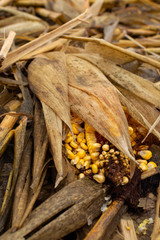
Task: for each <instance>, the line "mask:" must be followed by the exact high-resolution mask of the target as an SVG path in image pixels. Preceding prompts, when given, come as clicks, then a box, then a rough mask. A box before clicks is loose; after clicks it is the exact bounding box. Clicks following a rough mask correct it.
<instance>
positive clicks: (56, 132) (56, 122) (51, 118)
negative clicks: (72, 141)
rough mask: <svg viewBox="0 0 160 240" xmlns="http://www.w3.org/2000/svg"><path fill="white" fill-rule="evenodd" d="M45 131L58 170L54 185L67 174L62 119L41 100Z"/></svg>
mask: <svg viewBox="0 0 160 240" xmlns="http://www.w3.org/2000/svg"><path fill="white" fill-rule="evenodd" d="M42 106H43V112H44V118H45V121H46V127H47V132H48V135H49V140H50V144H51V150H52V155H53V158H54V163H55V166H56V169H57V172H58V176H57V180H56V183H55V187H56V186H57V185H58V184H59V182H60V181H61V180H62V179H63V178H64V177H65V176H66V174H67V172H66V171H67V166H66V162H65V161H64V159H63V158H62V120H61V119H60V118H59V117H58V115H56V114H55V113H54V111H53V110H52V109H51V108H50V107H49V106H48V105H47V104H45V103H44V102H42Z"/></svg>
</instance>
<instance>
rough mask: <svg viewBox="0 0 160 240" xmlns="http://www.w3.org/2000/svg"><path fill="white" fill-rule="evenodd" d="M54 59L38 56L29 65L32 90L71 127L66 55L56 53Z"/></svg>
mask: <svg viewBox="0 0 160 240" xmlns="http://www.w3.org/2000/svg"><path fill="white" fill-rule="evenodd" d="M53 55H54V60H53V61H51V60H49V59H43V58H37V59H35V60H34V61H33V62H32V63H31V64H30V66H29V69H28V80H29V84H30V87H31V90H32V91H33V92H34V93H35V94H36V95H37V97H38V98H39V99H40V100H41V101H42V102H44V103H46V104H47V105H48V106H49V107H50V108H51V109H52V110H53V111H54V112H55V113H56V114H57V116H58V117H59V118H60V119H61V120H62V121H64V122H65V124H66V125H67V126H68V127H69V128H70V129H71V123H70V107H69V101H68V80H67V74H66V67H65V66H66V62H65V55H64V54H63V53H56V52H55V53H54V54H53Z"/></svg>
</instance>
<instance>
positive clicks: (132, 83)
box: [78, 54, 160, 108]
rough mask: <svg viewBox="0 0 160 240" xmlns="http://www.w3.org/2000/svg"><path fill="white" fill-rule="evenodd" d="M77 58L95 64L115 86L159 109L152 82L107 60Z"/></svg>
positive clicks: (159, 105) (156, 92)
mask: <svg viewBox="0 0 160 240" xmlns="http://www.w3.org/2000/svg"><path fill="white" fill-rule="evenodd" d="M78 56H80V57H82V58H83V59H87V60H88V61H90V62H92V63H93V64H95V65H96V66H97V67H98V68H99V69H100V70H101V71H102V72H104V74H105V75H106V76H107V77H108V78H109V79H110V81H111V82H113V83H114V84H115V85H116V86H119V85H120V86H121V87H123V88H125V89H126V90H128V91H130V92H131V93H134V94H135V95H137V96H138V97H141V98H142V99H144V100H145V101H147V102H149V103H151V104H153V105H155V106H156V107H159V108H160V91H159V90H158V89H157V88H156V87H155V85H154V84H153V83H152V82H150V81H148V80H147V79H144V78H141V77H139V76H137V75H135V74H133V73H131V72H129V71H127V70H125V69H123V68H121V67H118V66H116V64H115V63H114V62H112V61H109V60H108V59H104V58H101V57H98V56H96V55H84V54H83V55H82V54H81V55H80V54H79V55H78Z"/></svg>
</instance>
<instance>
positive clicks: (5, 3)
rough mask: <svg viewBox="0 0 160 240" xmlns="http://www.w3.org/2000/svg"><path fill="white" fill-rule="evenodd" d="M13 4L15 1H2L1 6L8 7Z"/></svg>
mask: <svg viewBox="0 0 160 240" xmlns="http://www.w3.org/2000/svg"><path fill="white" fill-rule="evenodd" d="M11 2H13V0H1V2H0V6H7V5H8V4H10V3H11Z"/></svg>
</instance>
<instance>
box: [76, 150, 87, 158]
mask: <svg viewBox="0 0 160 240" xmlns="http://www.w3.org/2000/svg"><path fill="white" fill-rule="evenodd" d="M85 155H86V152H85V151H84V150H83V149H82V150H80V151H79V152H78V153H77V156H79V157H80V158H84V157H85Z"/></svg>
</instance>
